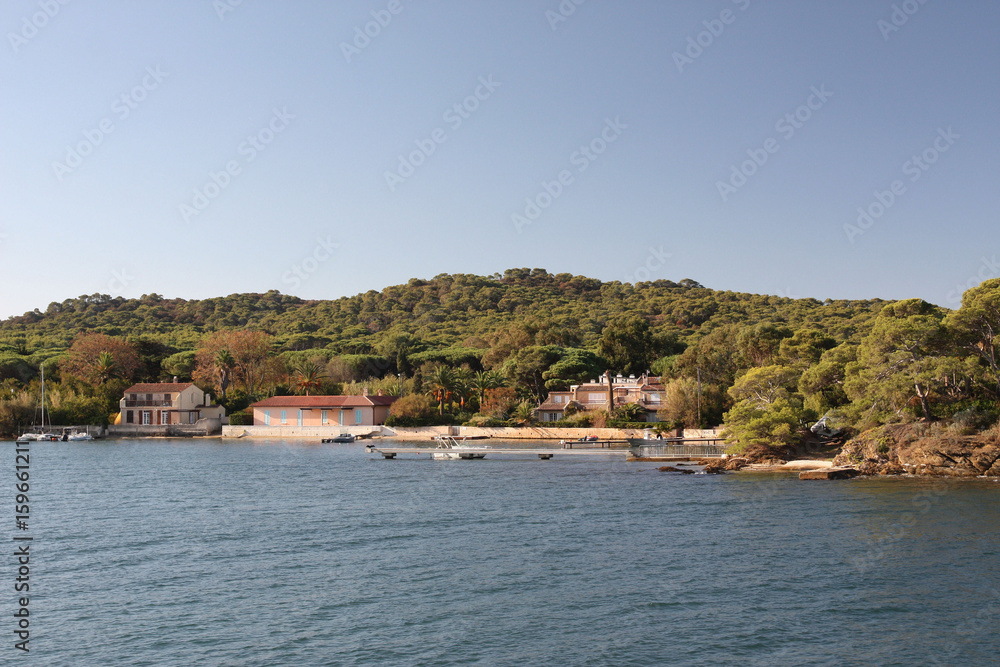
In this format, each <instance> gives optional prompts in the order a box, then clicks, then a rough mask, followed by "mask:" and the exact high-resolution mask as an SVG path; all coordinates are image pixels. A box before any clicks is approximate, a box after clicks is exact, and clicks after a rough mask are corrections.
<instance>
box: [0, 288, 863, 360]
mask: <svg viewBox="0 0 1000 667" xmlns="http://www.w3.org/2000/svg"><path fill="white" fill-rule="evenodd" d="M882 305H883V302H881V301H879V300H871V301H833V302H831V301H827V302H825V303H822V302H819V301H817V300H815V299H788V298H780V297H775V296H762V295H755V294H744V293H736V292H720V291H715V290H711V289H708V288H705V287H702V286H701V285H699V284H698V283H696V282H694V281H691V280H682V281H681V282H679V283H674V282H671V281H667V280H658V281H655V282H647V283H639V284H637V285H631V284H627V283H625V284H623V283H620V282H617V281H615V282H601V281H599V280H596V279H593V278H587V277H584V276H573V275H570V274H565V273H564V274H555V275H553V274H550V273H548V272H546V271H544V270H542V269H530V270H529V269H510V270H507V271H505V272H504V274H503V275H500V274H494V275H492V276H476V275H467V274H458V275H448V274H442V275H439V276H436V277H434V278H433V279H431V280H419V279H412V280H410V281H409V283H407V284H406V285H394V286H391V287H386V288H385V289H383V290H382V291H381V292H376V291H368V292H365V293H364V294H358V295H355V296H351V297H344V298H340V299H334V300H329V301H326V300H324V301H307V300H303V299H299V298H297V297H292V296H286V295H283V294H280V293H278V292H276V291H270V292H267V293H265V294H232V295H229V296H226V297H217V298H211V299H201V300H185V299H164V298H162V297H160V296H159V295H157V294H149V295H143V296H142V297H141V298H139V299H124V298H121V297H110V296H108V295H102V294H94V295H91V296H80V297H78V298H75V299H67V300H65V301H63V302H61V303H55V302H53V303H51V304H49V305H48V307H47V308H45V310H44V311H42V310H38V309H36V310H34V311H32V312H28V313H25V314H24V315H22V316H20V317H12V318H8V319H7V320H5V321H2V322H0V354H5V355H10V354H11V353H13V354H16V355H17V356H21V357H24V356H29V357H36V356H40V357H42V358H48V357H51V356H54V355H57V354H58V353H60V352H62V351H64V350H66V349H68V348H69V346H70V345H71V343H72V341H73V339H74V338H75V337H76V336H77V335H78V334H79V333H81V332H93V333H103V334H107V335H110V336H119V337H125V338H128V339H132V340H145V341H149V342H155V343H158V344H161V345H163V346H165V347H166V348H169V349H170V350H173V351H174V352H178V351H184V350H193V349H195V348H196V347H197V345H198V342H199V341H200V340H201V339H202V338H203V337H204V336H205V335H207V334H209V333H211V332H213V331H218V330H222V329H229V328H242V327H252V328H258V329H261V330H264V331H266V332H268V333H270V334H272V335H273V336H274V337H275V339H276V342H277V345H278V347H279V350H280V351H292V350H309V349H317V348H325V349H328V350H331V351H334V352H336V353H347V354H375V353H377V352H378V350H379V347H380V345H382V346H384V345H385V342H386V340H388V339H389V338H390V337H392V336H393V335H399V334H404V333H405V334H407V335H409V336H410V337H412V339H414V343H413V344H414V345H416V346H417V347H419V348H421V349H423V350H435V349H444V348H451V347H457V346H461V347H468V348H472V349H484V348H486V347H489V345H490V343H491V339H492V338H494V337H495V336H497V335H498V333H499V332H501V331H503V330H504V329H505V328H507V327H510V326H511V325H515V324H518V323H522V322H529V321H536V322H545V323H546V324H548V325H549V326H550V327H554V328H558V329H559V330H561V331H563V332H564V333H566V334H571V336H570V338H572V339H574V340H573V342H574V343H575V344H577V345H579V346H582V347H593V346H594V345H595V344H596V342H597V339H598V338H599V337H600V335H601V332H602V330H603V329H604V327H605V326H606V325H607V323H608V322H609V321H610V320H612V319H613V318H615V317H618V316H621V315H624V314H637V315H639V316H641V317H642V318H644V319H646V320H647V321H648V322H649V323H650V325H651V326H652V327H653V329H654V330H656V331H660V332H664V333H666V332H673V333H675V334H676V335H677V337H678V338H679V339H680V340H682V341H683V340H686V339H688V338H689V337H691V336H692V335H698V334H703V333H706V332H707V331H710V330H712V329H714V328H717V327H719V326H721V325H724V324H739V325H748V324H756V323H760V322H770V323H775V324H783V325H785V326H787V327H788V328H790V329H792V330H797V329H800V328H803V327H806V326H809V327H814V328H817V329H820V330H822V331H824V332H826V333H827V334H828V335H830V336H831V337H833V338H834V339H835V340H836V341H838V342H843V341H845V340H849V339H851V338H852V337H855V336H857V335H859V334H860V333H862V332H864V330H865V328H866V326H867V324H868V322H869V321H870V319H871V318H872V317H873V316H874V315H875V314H876V313H877V312H878V310H879V309H880V308H881V306H882ZM8 358H9V357H8Z"/></svg>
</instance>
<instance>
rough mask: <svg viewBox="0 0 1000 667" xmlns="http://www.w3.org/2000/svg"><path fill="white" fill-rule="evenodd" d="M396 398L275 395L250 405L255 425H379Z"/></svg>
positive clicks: (383, 420) (386, 416)
mask: <svg viewBox="0 0 1000 667" xmlns="http://www.w3.org/2000/svg"><path fill="white" fill-rule="evenodd" d="M395 400H396V397H395V396H274V397H272V398H268V399H265V400H263V401H258V402H256V403H254V404H253V405H251V406H250V407H251V408H253V425H254V426H376V425H379V424H384V423H385V420H386V418H388V416H389V408H390V406H392V403H393V401H395Z"/></svg>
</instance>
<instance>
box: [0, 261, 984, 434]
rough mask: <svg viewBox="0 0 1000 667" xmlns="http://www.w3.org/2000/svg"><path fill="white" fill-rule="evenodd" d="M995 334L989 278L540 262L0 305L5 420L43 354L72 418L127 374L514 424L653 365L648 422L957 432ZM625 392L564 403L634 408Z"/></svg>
mask: <svg viewBox="0 0 1000 667" xmlns="http://www.w3.org/2000/svg"><path fill="white" fill-rule="evenodd" d="M997 331H1000V279H993V280H988V281H986V282H984V283H982V284H981V285H979V286H978V287H975V288H972V289H970V290H968V291H967V292H966V293H965V294H964V295H963V298H962V307H961V308H960V309H958V310H955V311H948V310H945V309H942V308H938V307H937V306H933V305H931V304H929V303H926V302H924V301H921V300H919V299H907V300H903V301H896V302H884V301H881V300H877V299H876V300H868V301H826V302H820V301H817V300H816V299H789V298H782V297H776V296H765V295H758V294H744V293H738V292H723V291H716V290H712V289H709V288H706V287H703V286H702V285H700V284H698V283H696V282H694V281H692V280H682V281H680V282H677V283H675V282H671V281H667V280H658V281H655V282H645V283H639V284H636V285H632V284H627V283H620V282H617V281H614V282H601V281H600V280H596V279H594V278H587V277H584V276H573V275H570V274H555V275H553V274H550V273H548V272H546V271H544V270H542V269H510V270H508V271H505V272H504V273H503V274H502V275H501V274H495V275H492V276H476V275H466V274H459V275H447V274H442V275H439V276H436V277H434V278H433V279H431V280H420V279H413V280H410V281H409V282H408V283H407V284H405V285H394V286H392V287H386V288H385V289H383V290H382V291H381V292H376V291H374V290H373V291H369V292H365V293H364V294H357V295H355V296H351V297H344V298H340V299H334V300H327V301H306V300H303V299H299V298H296V297H290V296H285V295H282V294H279V293H278V292H267V293H266V294H232V295H230V296H227V297H218V298H213V299H202V300H192V301H188V300H184V299H164V298H162V297H160V296H158V295H156V294H150V295H144V296H143V297H141V298H139V299H123V298H112V297H109V296H106V295H100V294H95V295H92V296H81V297H79V298H76V299H67V300H66V301H63V302H62V303H52V304H49V306H48V307H47V308H46V309H45V312H42V311H40V310H36V311H33V312H30V313H25V314H24V315H22V316H20V317H12V318H9V319H7V320H6V321H3V322H0V432H16V430H17V429H18V428H20V426H21V425H23V424H26V423H30V418H31V414H32V412H33V410H34V406H36V405H37V399H36V396H37V394H38V382H37V374H38V369H39V367H40V366H41V365H42V364H43V363H44V364H45V367H46V377H47V378H48V379H49V380H50V382H51V383H52V384H51V388H52V391H51V406H50V409H51V410H53V415H54V416H55V418H58V419H63V420H66V421H69V422H72V421H74V420H75V421H77V422H78V423H79V422H80V421H87V420H89V421H91V422H92V423H100V422H101V421H106V420H108V419H113V418H114V416H113V414H111V413H113V411H114V410H115V409H116V406H117V401H118V399H119V398H120V397H121V393H122V391H123V390H124V388H125V387H127V386H128V384H129V383H131V382H136V381H139V382H144V381H158V380H165V379H169V378H170V377H172V376H177V377H178V378H181V379H184V380H192V381H194V382H197V383H199V385H201V386H203V387H204V388H205V389H206V390H207V391H210V392H212V394H213V395H214V396H217V397H219V399H220V400H222V401H223V402H224V404H225V406H226V407H227V409H229V410H230V411H232V410H240V409H242V408H244V407H246V405H248V404H249V403H250V402H251V401H253V400H256V399H259V398H261V397H264V396H268V395H273V394H276V393H292V392H298V393H310V392H314V393H329V392H345V393H356V392H360V391H362V390H363V388H365V387H367V388H369V389H370V390H373V391H383V392H385V393H389V394H394V395H400V396H403V397H402V398H401V399H400V400H399V401H398V402H397V403H396V404H395V405H394V408H393V409H394V416H395V418H398V419H404V420H410V423H428V421H435V420H437V421H441V420H445V421H448V420H453V421H460V422H464V421H467V420H468V421H469V422H470V423H473V424H483V423H518V424H520V423H528V422H530V421H531V420H532V419H534V418H535V415H534V411H535V408H536V407H537V406H538V404H539V403H540V402H541V401H542V400H544V398H545V397H546V395H547V394H548V392H549V391H552V390H558V389H566V388H568V387H569V386H571V385H572V384H579V383H582V382H586V381H587V380H588V379H593V378H595V377H596V376H598V375H600V374H602V373H604V372H605V371H606V370H610V371H612V372H614V373H622V374H634V375H636V376H638V375H640V374H642V373H644V372H646V371H647V370H648V371H652V373H653V374H654V375H656V376H659V377H660V378H661V381H662V383H663V387H664V389H663V390H662V397H663V401H662V405H661V406H660V407H659V409H658V410H657V417H658V418H659V419H661V420H662V421H663V422H667V423H671V424H674V425H685V426H694V425H706V424H718V423H720V422H723V423H724V424H725V426H726V428H727V429H728V432H729V434H730V437H731V438H732V439H733V440H734V441H736V442H738V443H739V444H740V445H742V446H764V447H771V446H772V445H775V444H777V445H779V446H788V445H793V444H795V443H796V442H797V441H799V440H800V438H801V435H802V433H803V427H804V426H806V425H808V424H810V423H812V422H814V421H815V420H816V419H817V418H818V417H819V416H820V415H823V414H828V415H830V418H831V419H833V420H834V421H836V422H838V423H840V424H842V425H844V426H846V427H849V428H864V427H869V426H871V425H876V424H884V423H889V422H892V421H898V420H905V419H922V420H925V421H932V420H935V419H939V418H949V419H952V420H953V421H954V425H955V428H956V429H957V430H958V431H963V432H964V431H965V430H970V429H971V430H975V429H981V428H984V427H987V426H989V425H991V424H993V423H995V422H996V421H997V418H998V417H1000V341H998V338H997V335H996V332H997ZM570 407H572V406H567V410H568V409H569V408H570ZM635 407H636V406H634V405H633V406H631V408H635ZM626 408H629V406H627V405H622V406H615V407H614V408H613V409H612V410H611V411H610V412H608V413H607V414H605V415H603V416H602V415H600V414H595V413H594V412H593V411H584V412H580V413H579V414H576V415H571V414H569V413H566V414H565V415H564V417H565V419H567V420H568V421H567V424H568V423H573V424H577V425H584V424H597V423H604V421H605V420H617V421H618V422H628V421H631V420H634V418H635V417H636V416H637V415H636V414H634V410H632V409H626ZM573 409H577V408H576V407H574V408H573ZM640 416H645V415H640Z"/></svg>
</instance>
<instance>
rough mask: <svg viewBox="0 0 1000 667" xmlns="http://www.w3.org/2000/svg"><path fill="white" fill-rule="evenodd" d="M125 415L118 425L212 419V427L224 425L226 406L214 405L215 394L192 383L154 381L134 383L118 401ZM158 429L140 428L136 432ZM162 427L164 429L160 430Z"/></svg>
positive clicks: (175, 423)
mask: <svg viewBox="0 0 1000 667" xmlns="http://www.w3.org/2000/svg"><path fill="white" fill-rule="evenodd" d="M118 405H119V410H120V412H121V416H120V417H119V419H118V421H117V422H116V424H115V426H116V427H117V426H122V427H162V426H181V425H195V424H198V423H199V422H200V421H201V420H208V421H209V422H212V423H210V424H208V425H207V426H209V427H211V428H210V430H217V428H216V426H218V427H221V424H222V421H223V418H224V417H225V416H226V409H225V408H223V407H222V406H221V405H212V397H211V396H210V395H209V394H206V393H205V392H203V391H202V390H201V389H199V388H198V387H197V386H196V385H195V384H194V383H191V382H151V383H148V382H147V383H139V384H134V385H132V386H131V387H129V388H128V389H126V390H125V395H124V396H123V397H122V399H121V400H120V401H119V402H118ZM143 430H156V429H151V428H150V429H136V432H142V431H143ZM159 430H162V429H159Z"/></svg>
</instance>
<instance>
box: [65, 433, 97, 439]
mask: <svg viewBox="0 0 1000 667" xmlns="http://www.w3.org/2000/svg"><path fill="white" fill-rule="evenodd" d="M66 439H67V440H70V441H76V440H93V439H94V436H92V435H90V434H89V433H80V432H79V431H74V432H72V433H70V434H69V435H68V436H66Z"/></svg>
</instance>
